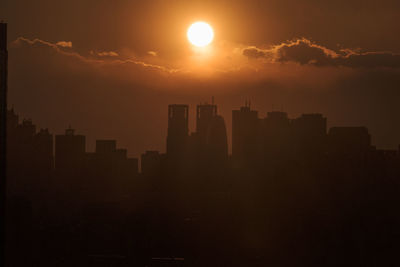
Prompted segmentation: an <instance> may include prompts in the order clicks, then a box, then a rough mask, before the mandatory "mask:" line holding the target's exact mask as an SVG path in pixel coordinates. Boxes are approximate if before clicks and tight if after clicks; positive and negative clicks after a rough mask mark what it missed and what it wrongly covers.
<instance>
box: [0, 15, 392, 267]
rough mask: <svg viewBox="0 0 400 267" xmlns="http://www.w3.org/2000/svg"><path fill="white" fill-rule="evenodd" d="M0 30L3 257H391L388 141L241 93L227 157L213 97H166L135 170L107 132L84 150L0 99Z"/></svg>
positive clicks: (207, 261)
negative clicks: (161, 120) (382, 145)
mask: <svg viewBox="0 0 400 267" xmlns="http://www.w3.org/2000/svg"><path fill="white" fill-rule="evenodd" d="M6 31H7V28H6V24H4V23H1V24H0V50H1V51H0V53H1V54H0V56H1V58H0V61H1V62H0V68H1V69H0V75H1V76H0V77H1V82H0V89H1V92H0V93H1V94H0V95H1V97H2V99H1V107H0V108H1V110H0V112H1V114H0V119H1V123H0V126H1V127H0V128H1V136H0V137H1V151H0V153H1V158H0V162H1V165H0V169H1V171H2V173H1V175H2V176H1V177H2V178H1V184H0V186H1V190H3V191H2V192H0V193H1V194H2V195H1V196H2V205H6V207H7V209H6V211H4V208H3V207H2V210H1V212H2V213H0V216H2V218H3V220H1V222H2V223H3V224H6V226H7V227H6V228H5V227H3V225H2V226H1V228H2V231H4V229H6V232H5V233H4V235H5V237H4V238H3V239H2V240H5V243H4V244H1V245H4V246H3V247H4V249H5V251H6V253H5V255H4V256H5V257H3V260H5V266H183V265H185V266H249V265H253V266H315V267H317V266H366V267H375V266H397V265H399V263H400V261H399V258H398V251H399V249H400V243H399V242H398V241H399V230H398V229H399V225H400V213H399V212H398V211H397V210H398V203H400V194H399V193H400V182H399V181H400V180H399V178H400V147H399V148H398V149H395V150H383V149H379V148H376V147H374V146H373V145H372V144H371V135H370V133H369V131H368V129H367V128H366V127H338V126H333V127H330V128H329V129H328V127H327V118H326V117H324V115H323V114H320V113H307V114H302V115H300V116H298V117H295V118H290V117H289V115H288V114H287V113H286V112H283V111H270V112H268V113H267V116H266V117H260V116H259V113H258V111H257V110H254V109H252V107H251V104H250V102H247V101H246V103H245V105H244V106H242V107H239V109H237V110H233V111H232V129H231V131H232V154H231V155H230V154H229V153H228V138H227V135H228V134H227V127H226V124H225V119H224V117H223V116H221V115H220V114H219V113H218V106H217V105H216V104H215V103H214V99H213V100H212V103H211V104H209V103H202V104H199V105H197V106H196V115H195V117H194V118H190V117H189V114H190V110H189V109H190V107H189V105H188V104H171V105H169V106H168V109H167V110H166V112H165V113H166V120H167V136H166V139H165V140H166V142H165V146H166V152H165V153H162V152H161V151H156V150H148V151H143V154H142V155H141V157H140V166H141V167H140V168H139V159H138V158H130V157H128V152H127V150H126V149H124V148H120V147H119V146H118V142H117V140H114V139H99V140H96V142H95V149H94V151H93V152H89V151H87V148H86V147H87V144H86V140H87V139H86V136H85V135H82V134H80V133H79V129H77V130H75V129H72V128H71V127H68V128H67V129H66V130H65V132H64V133H58V134H56V135H53V133H51V132H50V131H49V130H48V129H37V127H36V125H35V124H34V123H33V121H32V120H30V119H22V120H21V119H20V118H19V116H18V115H17V113H16V112H15V110H14V109H13V108H12V109H7V103H6V93H7V40H6ZM63 45H65V44H63ZM258 54H260V53H258ZM144 116H146V115H144ZM192 120H193V121H194V122H195V123H196V127H195V131H194V132H190V130H189V124H190V122H191V121H192ZM104 127H109V125H104ZM136 127H141V125H137V126H136ZM157 129H158V130H160V129H159V127H158V128H157ZM6 136H7V138H6ZM137 141H138V142H140V140H137ZM6 146H7V150H6ZM6 156H7V162H6ZM5 177H7V180H6V179H5ZM6 181H7V187H6V186H5V182H6ZM5 200H7V201H5ZM5 214H7V216H5ZM2 256H3V255H2Z"/></svg>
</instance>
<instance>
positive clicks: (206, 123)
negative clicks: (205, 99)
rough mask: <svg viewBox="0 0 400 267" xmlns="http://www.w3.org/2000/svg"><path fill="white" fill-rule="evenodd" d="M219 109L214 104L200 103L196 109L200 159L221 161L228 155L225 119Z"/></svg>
mask: <svg viewBox="0 0 400 267" xmlns="http://www.w3.org/2000/svg"><path fill="white" fill-rule="evenodd" d="M217 110H218V109H217V105H214V104H202V105H198V106H197V110H196V134H195V136H196V138H197V142H198V144H197V150H199V151H198V153H199V156H200V159H201V160H204V161H206V162H207V161H210V160H211V161H221V160H225V159H227V157H228V141H227V136H226V127H225V121H224V118H223V117H221V116H219V115H218V113H217ZM207 159H208V160H207ZM216 163H218V162H216Z"/></svg>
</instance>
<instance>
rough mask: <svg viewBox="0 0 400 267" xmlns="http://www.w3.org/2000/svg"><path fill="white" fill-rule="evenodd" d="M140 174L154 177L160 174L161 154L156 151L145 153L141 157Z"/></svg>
mask: <svg viewBox="0 0 400 267" xmlns="http://www.w3.org/2000/svg"><path fill="white" fill-rule="evenodd" d="M141 173H142V174H143V175H145V176H155V175H159V174H160V173H161V154H160V152H158V151H146V152H145V153H144V154H142V157H141Z"/></svg>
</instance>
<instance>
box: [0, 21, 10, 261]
mask: <svg viewBox="0 0 400 267" xmlns="http://www.w3.org/2000/svg"><path fill="white" fill-rule="evenodd" d="M7 76H8V51H7V24H6V23H3V22H0V247H1V248H0V249H1V252H0V258H1V259H2V260H4V256H5V254H4V247H5V246H4V245H5V244H4V242H5V201H6V181H7V180H6V132H7V122H6V118H7Z"/></svg>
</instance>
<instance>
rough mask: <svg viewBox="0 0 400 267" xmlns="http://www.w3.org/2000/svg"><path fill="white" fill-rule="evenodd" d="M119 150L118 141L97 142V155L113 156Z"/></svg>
mask: <svg viewBox="0 0 400 267" xmlns="http://www.w3.org/2000/svg"><path fill="white" fill-rule="evenodd" d="M116 150H117V141H116V140H96V153H97V154H101V155H111V154H113V153H114V152H116Z"/></svg>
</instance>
